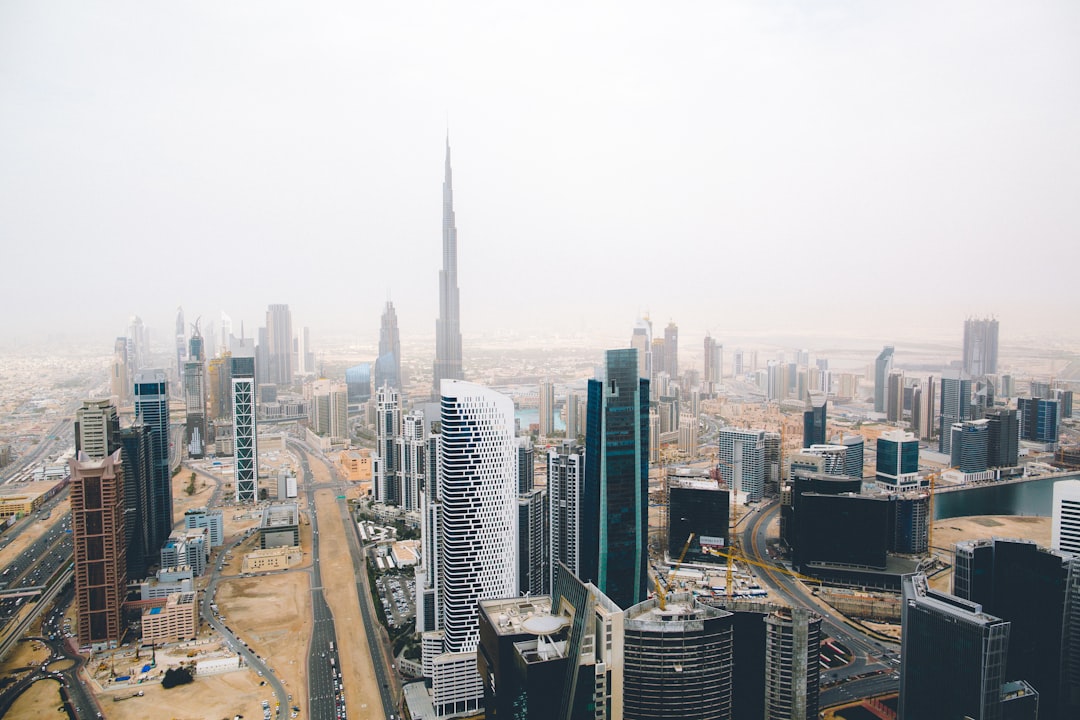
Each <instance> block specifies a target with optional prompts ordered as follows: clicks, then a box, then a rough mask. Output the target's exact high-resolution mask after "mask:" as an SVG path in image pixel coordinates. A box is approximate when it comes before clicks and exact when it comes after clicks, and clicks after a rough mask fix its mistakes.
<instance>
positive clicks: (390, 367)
mask: <svg viewBox="0 0 1080 720" xmlns="http://www.w3.org/2000/svg"><path fill="white" fill-rule="evenodd" d="M383 385H389V386H390V387H395V388H398V389H401V335H400V333H399V332H398V322H397V311H395V310H394V303H392V302H390V301H389V300H387V301H386V306H385V307H384V308H383V314H382V320H381V322H380V324H379V358H378V360H376V361H375V387H382V386H383Z"/></svg>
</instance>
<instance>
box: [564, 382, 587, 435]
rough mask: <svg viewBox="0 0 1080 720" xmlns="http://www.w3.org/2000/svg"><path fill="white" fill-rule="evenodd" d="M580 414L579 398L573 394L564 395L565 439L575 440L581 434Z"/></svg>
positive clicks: (582, 414) (582, 413)
mask: <svg viewBox="0 0 1080 720" xmlns="http://www.w3.org/2000/svg"><path fill="white" fill-rule="evenodd" d="M584 415H585V413H584V412H582V407H581V396H580V395H578V394H577V393H575V392H570V393H567V394H566V439H567V440H576V439H577V436H578V435H580V434H581V429H582V428H581V420H582V418H583V417H584Z"/></svg>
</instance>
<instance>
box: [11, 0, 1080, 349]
mask: <svg viewBox="0 0 1080 720" xmlns="http://www.w3.org/2000/svg"><path fill="white" fill-rule="evenodd" d="M1078 35H1080V8H1077V6H1076V5H1075V4H1074V3H1067V2H1051V3H1039V4H1032V3H1023V4H1013V3H978V4H971V3H947V4H941V3H915V4H903V5H899V6H891V5H887V6H886V5H870V4H863V3H851V2H831V3H824V4H823V3H813V4H811V5H802V4H797V3H786V2H770V3H758V2H754V3H731V4H724V5H719V6H717V5H715V4H711V3H687V4H681V5H679V6H676V7H668V8H664V9H663V10H662V11H661V10H659V9H658V8H656V7H655V6H653V5H647V4H644V3H597V4H590V5H588V6H586V7H580V6H579V5H578V4H569V3H567V4H555V5H552V4H546V5H545V6H543V7H542V8H541V7H529V8H514V7H503V6H500V5H491V4H486V3H454V4H453V6H449V5H441V4H430V5H417V4H409V5H408V6H381V7H372V6H368V5H357V4H352V3H329V4H323V5H319V6H315V7H299V6H295V5H288V4H280V3H278V4H274V3H271V4H267V3H250V2H239V3H229V4H228V5H225V6H223V5H220V4H216V3H185V4H183V5H176V4H173V3H145V2H140V3H110V4H107V5H87V4H84V3H71V2H68V3H59V4H49V5H47V6H45V5H42V4H40V3H32V2H14V3H6V4H5V5H4V7H3V8H2V9H0V101H2V105H3V107H4V111H3V112H2V113H0V237H3V238H4V241H5V246H6V247H7V248H8V253H7V263H6V267H7V278H6V282H5V283H4V286H3V289H2V290H0V302H3V304H4V305H5V307H8V308H9V309H10V310H9V313H8V317H7V320H6V323H5V327H6V329H7V331H8V332H7V335H8V336H9V337H13V338H15V340H16V341H24V342H32V341H34V340H36V339H40V338H42V337H44V336H46V335H49V334H52V335H56V334H61V335H63V336H65V337H69V338H85V339H92V340H94V341H95V342H100V343H102V345H103V347H104V346H107V343H108V342H110V339H111V338H112V337H114V336H115V335H117V334H121V333H122V332H123V329H124V325H125V323H126V320H127V317H128V316H129V315H131V314H140V315H142V316H143V317H144V319H145V320H146V322H147V324H148V325H149V326H151V327H152V328H160V330H161V334H160V335H158V336H157V337H159V338H167V337H168V336H169V335H170V334H171V327H172V320H173V317H174V313H175V308H176V307H177V306H178V305H183V306H184V307H185V310H186V314H187V317H188V318H189V321H190V320H191V319H194V318H195V317H197V316H199V315H202V316H203V318H204V323H205V322H207V321H208V320H211V319H216V318H217V317H218V315H219V313H220V312H221V311H222V310H224V311H226V312H227V313H229V315H230V316H231V317H232V318H233V321H234V324H235V325H237V326H239V324H240V322H241V321H245V322H246V324H247V325H249V326H251V328H252V330H253V329H254V327H255V326H256V325H257V324H258V323H259V322H260V320H261V318H262V313H263V312H264V308H265V306H266V305H267V303H272V302H288V303H290V305H291V307H292V308H293V312H294V313H295V314H296V316H297V318H298V321H299V322H301V323H303V324H305V325H310V326H311V327H312V328H313V330H314V331H315V332H316V334H317V335H318V336H320V337H328V336H341V337H356V338H372V337H373V336H374V335H375V333H376V332H377V323H378V316H379V309H380V307H381V306H382V303H383V302H384V301H385V299H386V298H387V297H389V298H391V299H392V300H393V301H394V303H395V306H396V307H397V310H398V314H399V318H400V327H401V329H402V333H403V335H404V336H405V337H407V338H408V337H416V338H424V337H431V336H432V335H433V334H434V323H433V317H434V315H435V312H436V309H437V296H436V284H435V282H434V278H435V277H436V276H437V273H438V267H439V263H440V256H439V227H440V217H439V213H440V203H439V193H440V183H441V180H442V172H443V166H442V159H443V151H444V142H445V139H446V135H447V133H448V132H449V137H450V142H451V145H452V148H453V159H454V188H455V205H456V210H457V217H458V228H459V237H460V243H459V253H460V284H461V293H462V299H461V305H462V330H463V332H464V333H465V335H466V336H469V335H474V336H475V335H479V334H507V333H515V334H518V335H521V336H529V335H538V336H540V335H548V334H553V333H559V334H564V335H569V334H575V333H578V334H584V335H588V336H594V337H597V338H624V337H625V336H626V333H627V330H628V328H629V327H631V326H632V323H633V321H634V318H635V316H636V315H637V314H638V313H645V312H649V313H651V314H652V316H653V318H654V320H655V321H657V322H661V323H663V322H666V321H667V320H668V319H674V320H676V321H677V322H679V324H680V326H681V327H682V328H683V333H684V335H685V336H686V337H695V336H696V337H700V336H702V335H704V333H705V332H706V331H711V332H712V334H713V335H714V336H717V337H720V338H724V337H725V335H729V334H736V335H737V334H740V333H741V334H762V335H765V336H771V335H773V334H777V335H780V334H795V335H801V334H811V335H812V334H814V333H825V334H828V335H832V336H835V335H856V336H860V337H872V338H875V339H877V338H881V339H884V340H892V339H894V338H904V337H909V338H915V337H918V338H921V339H927V338H928V337H933V336H938V337H948V338H952V339H953V340H954V341H955V338H956V333H957V330H956V329H957V328H958V327H959V325H960V323H961V322H962V320H963V319H964V318H965V317H968V316H974V315H979V316H982V315H993V316H995V317H998V318H999V319H1000V320H1001V322H1002V328H1003V334H1002V342H1003V343H1004V344H1008V343H1009V342H1015V341H1019V340H1021V339H1027V338H1030V337H1034V336H1040V335H1048V334H1052V335H1055V336H1059V337H1060V336H1061V335H1062V334H1068V333H1072V332H1073V331H1072V330H1071V328H1069V327H1061V324H1060V318H1061V317H1062V316H1063V315H1064V316H1069V315H1070V314H1071V313H1070V311H1073V310H1075V309H1076V301H1075V299H1074V297H1073V295H1072V293H1071V288H1070V283H1069V282H1068V280H1069V273H1070V270H1071V269H1072V268H1073V267H1075V264H1076V260H1077V259H1078V253H1080V251H1078V250H1077V248H1076V244H1075V242H1074V240H1075V237H1076V236H1077V230H1078V229H1080V210H1078V209H1077V205H1076V203H1075V198H1076V197H1077V196H1078V194H1080V193H1078V191H1080V180H1078V172H1077V168H1078V167H1080V139H1078V137H1077V135H1076V132H1075V128H1076V127H1077V126H1080V82H1077V81H1076V80H1077V70H1076V69H1077V68H1078V67H1080V46H1077V44H1076V43H1075V38H1076V37H1077V36H1078ZM15 308H17V309H18V310H17V311H14V309H15ZM695 344H696V343H695Z"/></svg>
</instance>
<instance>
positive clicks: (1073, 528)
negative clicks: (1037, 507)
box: [1050, 480, 1080, 556]
mask: <svg viewBox="0 0 1080 720" xmlns="http://www.w3.org/2000/svg"><path fill="white" fill-rule="evenodd" d="M1052 508H1053V509H1052V515H1053V520H1052V525H1051V533H1052V534H1051V541H1050V547H1051V548H1052V549H1054V550H1060V551H1061V552H1067V553H1073V554H1075V555H1077V556H1080V480H1059V481H1058V482H1056V483H1054V497H1053V506H1052Z"/></svg>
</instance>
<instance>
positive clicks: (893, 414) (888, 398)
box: [885, 370, 904, 422]
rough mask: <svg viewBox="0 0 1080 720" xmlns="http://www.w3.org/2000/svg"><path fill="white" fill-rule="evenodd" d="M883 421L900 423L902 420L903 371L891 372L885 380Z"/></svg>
mask: <svg viewBox="0 0 1080 720" xmlns="http://www.w3.org/2000/svg"><path fill="white" fill-rule="evenodd" d="M885 419H886V420H888V421H889V422H900V421H901V420H903V419H904V371H903V370H892V371H890V372H889V376H888V378H886V390H885Z"/></svg>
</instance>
